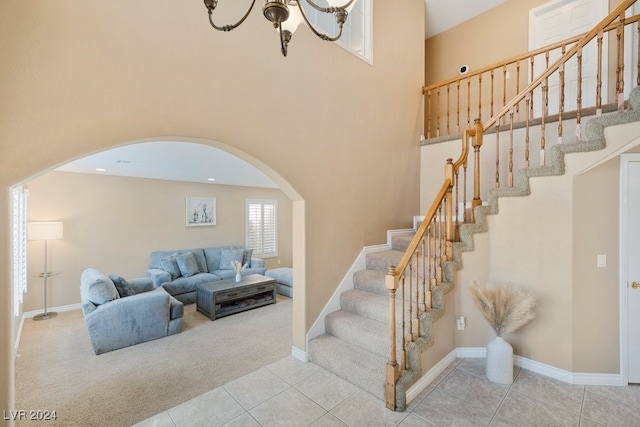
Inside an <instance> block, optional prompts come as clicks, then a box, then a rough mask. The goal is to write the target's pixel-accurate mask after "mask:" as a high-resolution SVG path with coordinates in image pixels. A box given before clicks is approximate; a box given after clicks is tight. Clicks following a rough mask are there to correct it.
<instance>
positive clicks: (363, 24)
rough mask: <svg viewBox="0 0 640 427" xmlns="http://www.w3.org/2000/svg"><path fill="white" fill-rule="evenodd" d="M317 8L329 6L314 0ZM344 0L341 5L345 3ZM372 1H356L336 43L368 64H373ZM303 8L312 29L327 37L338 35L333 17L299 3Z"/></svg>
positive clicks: (323, 0)
mask: <svg viewBox="0 0 640 427" xmlns="http://www.w3.org/2000/svg"><path fill="white" fill-rule="evenodd" d="M314 1H315V3H316V4H317V5H318V6H321V7H327V6H328V5H329V4H328V3H327V1H326V0H314ZM346 2H347V0H344V1H343V2H342V3H346ZM371 3H372V0H357V1H356V2H355V5H354V6H353V9H352V10H351V12H349V16H348V18H347V22H345V23H344V25H343V28H342V37H340V39H338V41H337V42H336V43H337V44H338V45H340V46H342V47H343V48H344V49H346V50H348V51H349V52H351V53H353V54H354V55H356V56H357V57H359V58H360V59H363V60H364V61H366V62H368V63H370V64H371V63H373V38H372V34H373V32H372V28H373V24H372V21H373V19H372V16H373V13H372V9H373V8H372V4H371ZM300 4H302V5H303V7H304V11H305V13H306V14H307V17H308V18H309V21H310V22H311V23H312V24H313V25H314V27H315V28H316V29H317V30H318V31H320V32H324V33H326V34H327V35H329V36H333V35H335V34H337V33H338V25H337V24H336V20H335V18H334V17H333V15H329V14H326V13H321V12H318V11H317V10H315V9H314V8H312V7H311V6H309V5H308V4H307V3H306V2H302V3H300Z"/></svg>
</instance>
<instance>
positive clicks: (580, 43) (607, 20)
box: [483, 0, 638, 130]
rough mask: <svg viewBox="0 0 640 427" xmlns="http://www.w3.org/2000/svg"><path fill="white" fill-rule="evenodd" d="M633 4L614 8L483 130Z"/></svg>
mask: <svg viewBox="0 0 640 427" xmlns="http://www.w3.org/2000/svg"><path fill="white" fill-rule="evenodd" d="M635 2H636V0H626V1H624V2H623V3H622V4H620V5H619V6H618V7H616V8H615V9H614V10H613V12H611V13H610V14H609V15H607V16H606V17H605V18H604V19H603V20H602V21H600V23H599V24H598V25H596V26H595V27H594V28H593V29H592V30H591V31H589V32H587V33H586V34H585V35H584V36H582V37H581V38H580V39H579V41H578V42H576V43H575V44H574V45H573V47H571V49H569V50H568V51H567V52H566V53H565V54H564V55H562V56H560V58H558V59H557V60H556V61H555V62H554V63H553V64H552V65H551V66H550V67H548V68H547V69H546V70H545V71H543V72H542V74H540V75H539V76H538V77H536V78H535V79H533V81H532V82H531V83H529V85H528V86H527V87H526V88H524V89H522V91H521V92H520V93H519V94H518V95H516V96H515V97H514V98H512V99H511V101H509V102H508V103H507V105H505V106H504V107H502V108H501V109H500V111H498V112H497V113H496V114H495V115H494V116H493V117H491V118H490V119H489V120H487V121H486V122H485V123H484V124H483V127H484V129H485V130H486V129H488V128H490V127H491V125H493V124H495V123H496V122H497V121H498V120H499V119H500V118H501V117H502V116H504V115H505V114H507V113H508V112H509V110H510V109H511V108H512V107H514V106H515V105H516V104H518V103H520V102H521V101H523V100H524V97H525V96H526V94H527V93H530V92H531V91H533V90H534V89H535V88H536V87H538V86H539V85H540V84H541V83H542V82H543V81H545V79H548V78H549V76H551V75H552V74H553V73H555V72H556V71H558V69H559V68H560V65H562V64H564V63H566V62H567V61H568V60H569V59H570V58H571V57H573V56H574V55H575V54H577V53H578V52H579V51H580V50H581V49H582V48H584V46H585V45H586V44H587V43H589V42H590V41H591V40H592V39H593V38H594V37H596V36H597V35H598V33H599V32H600V30H601V29H602V28H606V27H608V26H609V25H611V23H612V22H613V21H614V20H615V19H617V18H620V16H621V14H624V12H625V11H626V10H627V9H628V8H629V7H630V6H631V5H632V4H633V3H635ZM622 20H623V21H624V18H622ZM637 20H638V17H634V18H633V19H632V20H630V21H631V22H636V21H637ZM615 28H616V27H613V29H615Z"/></svg>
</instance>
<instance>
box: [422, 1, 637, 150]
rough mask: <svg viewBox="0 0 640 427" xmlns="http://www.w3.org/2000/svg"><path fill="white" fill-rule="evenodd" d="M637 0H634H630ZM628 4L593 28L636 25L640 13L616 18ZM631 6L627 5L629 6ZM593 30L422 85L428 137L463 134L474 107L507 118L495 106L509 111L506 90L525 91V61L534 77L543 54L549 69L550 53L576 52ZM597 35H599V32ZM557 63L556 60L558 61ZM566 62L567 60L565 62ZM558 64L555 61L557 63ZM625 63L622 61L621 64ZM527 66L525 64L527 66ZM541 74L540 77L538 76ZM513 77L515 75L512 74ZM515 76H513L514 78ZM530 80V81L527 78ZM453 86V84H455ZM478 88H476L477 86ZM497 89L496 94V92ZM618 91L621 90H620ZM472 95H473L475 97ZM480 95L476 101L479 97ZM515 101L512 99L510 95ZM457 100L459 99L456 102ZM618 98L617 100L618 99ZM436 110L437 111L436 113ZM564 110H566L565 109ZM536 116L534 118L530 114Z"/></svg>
mask: <svg viewBox="0 0 640 427" xmlns="http://www.w3.org/2000/svg"><path fill="white" fill-rule="evenodd" d="M631 1H634V0H631ZM626 4H628V3H626V2H625V3H622V4H621V5H620V6H618V7H617V8H616V9H614V10H613V11H612V12H611V13H610V14H609V15H608V16H607V17H606V18H605V19H604V20H602V21H601V22H600V23H599V24H598V26H596V27H594V28H599V31H600V33H601V34H607V33H609V32H611V31H616V30H618V29H619V28H621V27H622V26H626V25H630V24H634V23H637V22H638V21H639V20H640V15H636V16H632V17H628V18H625V17H623V16H622V15H620V18H621V20H620V21H619V22H618V21H616V18H618V15H616V10H622V12H624V10H625V5H626ZM627 8H628V6H627ZM608 18H609V19H610V20H609V21H608V22H607V23H606V24H605V25H601V24H602V22H604V21H605V20H607V19H608ZM591 32H593V30H591V31H589V32H586V33H583V34H581V35H579V36H573V37H570V38H568V39H566V40H563V41H560V42H557V43H554V44H552V45H549V46H545V47H543V48H539V49H535V50H532V51H529V52H526V53H522V54H520V55H517V56H513V57H511V58H509V59H506V60H504V61H500V62H497V63H494V64H492V65H488V66H485V67H482V68H480V69H477V70H474V71H472V72H469V73H467V74H465V75H463V76H457V77H452V78H449V79H446V80H444V81H440V82H438V83H432V84H428V85H426V86H423V87H422V91H423V94H425V100H426V104H427V105H426V108H425V113H426V115H425V135H426V136H427V138H434V137H441V136H446V135H451V134H452V133H453V134H456V133H460V126H459V123H460V116H461V115H462V116H464V115H465V113H466V121H467V127H469V126H470V120H471V114H473V113H472V110H474V112H475V113H476V115H475V117H476V118H481V119H483V120H484V117H483V116H486V113H487V112H489V114H488V116H489V117H494V116H496V115H499V116H500V117H504V114H499V113H498V114H496V113H495V107H497V108H500V107H502V108H501V109H500V111H502V112H504V110H505V109H507V110H508V106H507V102H506V101H507V93H509V94H512V95H510V97H511V96H517V95H519V94H521V93H522V92H523V91H522V90H521V89H520V88H521V83H523V81H522V80H523V79H525V78H526V77H525V76H521V68H522V67H521V66H522V65H523V64H522V63H523V62H524V63H525V64H527V63H528V64H529V65H530V66H531V67H530V74H529V75H530V76H531V78H532V77H533V75H534V64H538V63H539V61H540V57H542V60H543V61H546V63H545V64H541V65H544V68H545V69H546V70H548V68H549V63H548V61H549V57H550V53H551V52H554V51H556V52H558V53H559V54H560V55H561V57H562V56H564V55H565V54H567V55H568V56H572V55H573V54H574V53H575V50H579V49H578V48H577V45H578V42H579V41H581V40H582V41H583V42H584V41H585V38H586V37H587V36H589V33H591ZM596 35H597V34H596ZM593 36H594V35H593V34H592V35H591V37H589V40H592V39H593ZM618 37H619V38H620V39H623V38H624V36H623V35H622V34H619V35H618ZM589 40H587V41H586V42H584V43H583V47H584V45H586V44H587V43H588V41H589ZM620 43H621V41H620V40H619V44H620ZM599 49H601V47H599ZM571 51H574V53H571ZM618 58H619V59H621V56H619V57H618ZM556 62H557V61H556ZM562 63H564V62H562ZM598 63H602V57H599V58H598ZM554 64H555V63H554ZM621 65H622V64H621ZM525 69H526V67H525ZM514 71H515V74H516V76H515V79H514V80H515V82H514V81H513V80H511V83H509V85H507V79H508V78H509V77H508V76H507V75H508V74H510V73H513V72H514ZM557 71H558V70H557V69H556V70H555V71H550V75H551V74H553V73H554V72H557ZM500 73H502V76H501V79H502V82H503V84H502V86H501V87H500V86H499V85H494V80H495V77H496V76H498V77H500ZM484 74H487V77H489V78H490V82H491V83H490V85H485V88H486V89H488V90H487V92H488V94H487V95H485V97H486V98H487V99H486V100H485V99H482V96H483V94H484V93H486V92H484V89H483V87H482V85H483V83H482V82H483V75H484ZM621 76H622V74H621V72H620V71H619V72H618V79H617V80H616V85H617V86H619V85H620V84H623V81H622V77H621ZM538 77H540V76H538ZM511 78H512V77H511ZM600 78H601V75H600V76H599V81H601V80H600ZM512 79H513V78H512ZM527 80H529V79H528V78H527ZM472 81H474V82H476V83H477V85H478V86H477V87H476V86H475V83H474V85H473V86H472ZM460 83H466V84H464V85H463V87H462V89H461V85H460ZM532 83H534V82H533V81H529V84H532ZM452 86H453V87H452ZM543 86H544V87H546V86H545V85H543ZM474 88H475V89H474ZM445 89H446V90H447V99H446V109H447V111H446V112H441V110H442V109H443V108H445V106H444V100H443V99H441V97H440V93H441V92H442V91H443V90H445ZM450 89H453V90H454V91H456V92H457V93H456V94H455V96H454V97H453V99H454V102H453V105H450V103H449V100H450V93H449V90H450ZM461 90H462V91H464V90H466V92H467V93H466V95H465V97H464V98H463V99H462V102H463V104H461V99H460V98H461V97H460V95H461V93H460V92H461ZM496 90H497V91H498V92H497V93H496V92H495V91H496ZM500 90H502V93H500ZM617 93H620V92H619V91H618V92H617ZM472 95H473V96H472ZM496 95H501V96H500V97H501V98H502V99H500V101H501V102H500V101H498V103H499V104H501V105H495V104H496V103H494V100H497V99H499V98H494V97H495V96H496ZM476 97H477V100H476ZM511 99H512V100H513V98H511ZM597 99H598V101H597V105H598V106H600V105H601V103H602V93H601V90H600V89H598V95H597ZM456 100H457V101H456ZM522 100H523V99H522V97H520V99H519V100H518V101H517V102H522ZM531 101H532V102H531V104H530V110H529V111H530V112H533V111H534V108H533V100H531ZM617 101H618V100H617V99H616V102H617ZM483 102H486V103H487V105H488V106H489V108H484V109H483V108H482V107H481V105H482V103H483ZM605 102H608V101H607V100H605ZM514 112H515V118H516V121H521V120H522V119H521V118H520V116H519V114H520V106H519V105H517V103H516V108H515V110H514ZM436 113H437V114H436ZM563 113H565V112H564V111H563ZM454 116H455V120H456V125H454V126H453V127H452V126H451V123H450V120H451V118H452V117H454ZM531 118H533V117H531Z"/></svg>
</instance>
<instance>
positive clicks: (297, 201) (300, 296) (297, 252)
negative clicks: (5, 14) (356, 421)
mask: <svg viewBox="0 0 640 427" xmlns="http://www.w3.org/2000/svg"><path fill="white" fill-rule="evenodd" d="M158 139H159V138H149V139H144V140H136V141H129V142H126V143H124V144H120V145H118V146H125V145H131V144H136V143H140V142H148V141H155V140H158ZM161 139H162V140H167V138H161ZM171 140H173V141H181V142H189V143H197V144H202V145H207V146H212V147H215V148H219V149H221V150H223V151H226V152H228V153H230V154H233V155H234V156H236V157H238V158H241V159H242V160H244V161H246V162H247V163H249V164H251V165H252V166H254V167H256V168H257V169H259V170H260V171H262V172H263V173H264V174H265V175H267V176H269V177H270V178H271V179H273V180H274V182H276V183H277V184H278V186H279V187H280V189H281V190H282V192H283V193H284V194H285V195H286V196H287V197H288V198H289V200H291V204H292V212H291V215H292V221H291V227H292V235H293V236H292V237H293V238H292V254H293V265H295V267H296V268H295V269H294V272H295V273H294V274H295V282H296V298H295V299H294V300H293V306H294V309H293V319H292V321H293V325H294V334H293V335H294V336H293V346H294V351H293V353H294V355H299V354H304V352H305V350H306V348H305V347H306V342H305V339H306V337H305V335H306V328H305V292H304V277H305V275H304V266H305V263H304V253H305V248H304V238H303V237H304V234H305V232H304V224H305V210H304V209H305V208H304V200H302V198H301V197H300V196H299V194H298V193H297V192H296V191H295V189H293V186H291V185H290V184H289V183H288V182H286V181H285V180H284V179H283V178H282V177H281V176H280V175H279V174H278V173H277V172H275V171H274V170H272V169H271V168H270V167H268V166H267V165H265V164H264V163H262V162H260V161H259V160H258V159H255V158H253V157H252V156H250V155H248V154H246V153H244V152H242V151H240V150H237V149H235V148H234V147H231V146H229V145H227V144H224V143H220V142H217V141H212V140H204V139H194V138H171ZM110 148H114V147H110ZM110 148H107V150H108V149H110ZM102 151H105V150H102ZM88 154H92V153H85V155H88ZM69 160H70V161H71V160H74V159H69ZM58 166H60V165H52V166H51V167H49V168H48V169H46V170H43V171H41V172H39V173H37V174H34V175H33V176H31V177H30V178H28V179H26V180H24V181H23V183H26V182H29V181H31V180H33V179H34V178H36V177H38V176H41V175H43V174H45V173H47V172H50V171H53V170H54V169H55V168H56V167H58ZM10 292H11V291H10ZM295 349H298V350H300V352H301V353H300V352H296V351H295ZM12 389H13V387H12Z"/></svg>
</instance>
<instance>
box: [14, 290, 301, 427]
mask: <svg viewBox="0 0 640 427" xmlns="http://www.w3.org/2000/svg"><path fill="white" fill-rule="evenodd" d="M291 337H292V300H291V299H289V298H285V297H281V296H278V302H277V304H275V305H268V306H265V307H260V308H257V309H254V310H249V311H246V312H243V313H238V314H234V315H232V316H228V317H224V318H221V319H218V320H215V321H213V322H212V321H211V320H209V319H208V318H206V317H205V316H204V315H203V314H202V313H199V312H196V310H195V304H190V305H187V306H185V314H184V318H183V331H182V333H180V334H177V335H173V336H170V337H166V338H162V339H158V340H155V341H150V342H147V343H143V344H138V345H135V346H132V347H127V348H123V349H120V350H116V351H112V352H109V353H104V354H101V355H99V356H96V355H95V354H94V353H93V349H92V347H91V343H90V342H89V337H88V335H87V331H86V329H85V326H84V320H83V317H82V312H81V311H80V310H76V311H72V312H65V313H60V314H58V317H56V318H54V319H51V320H46V321H39V322H36V321H34V320H33V319H27V320H25V323H24V327H23V331H22V339H21V342H20V348H19V354H20V355H19V357H18V359H17V362H16V409H26V410H27V411H28V410H49V411H53V410H55V411H56V413H57V416H58V419H57V421H55V422H51V421H50V422H43V421H27V422H24V421H23V422H18V423H16V425H18V426H27V425H38V426H43V425H59V426H87V427H88V426H130V425H131V424H134V423H136V422H139V421H142V420H144V419H146V418H149V417H150V416H152V415H155V414H157V413H159V412H162V411H165V410H167V409H169V408H172V407H173V406H176V405H178V404H180V403H182V402H185V401H187V400H189V399H191V398H193V397H195V396H198V395H200V394H202V393H204V392H206V391H208V390H212V389H214V388H216V387H219V386H221V385H223V384H225V383H227V382H229V381H231V380H234V379H236V378H239V377H241V376H243V375H245V374H248V373H250V372H253V371H255V370H257V369H259V368H261V367H263V366H266V365H268V364H271V363H273V362H275V361H277V360H280V359H282V358H283V357H286V356H287V355H289V354H291V345H292V340H291Z"/></svg>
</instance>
